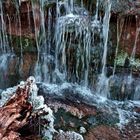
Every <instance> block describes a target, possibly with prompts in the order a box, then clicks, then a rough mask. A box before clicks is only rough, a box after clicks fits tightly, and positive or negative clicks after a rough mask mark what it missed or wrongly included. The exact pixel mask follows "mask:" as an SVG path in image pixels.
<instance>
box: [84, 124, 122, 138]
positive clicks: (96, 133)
mask: <svg viewBox="0 0 140 140" xmlns="http://www.w3.org/2000/svg"><path fill="white" fill-rule="evenodd" d="M85 140H121V137H120V135H119V131H118V130H117V129H116V128H113V127H110V126H104V125H100V126H97V127H95V128H92V129H90V130H89V131H88V132H87V134H86V136H85Z"/></svg>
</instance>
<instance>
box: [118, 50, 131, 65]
mask: <svg viewBox="0 0 140 140" xmlns="http://www.w3.org/2000/svg"><path fill="white" fill-rule="evenodd" d="M127 57H128V54H127V53H126V52H124V51H122V50H121V51H120V52H119V53H118V55H117V58H116V64H117V65H118V66H124V64H125V60H126V58H127Z"/></svg>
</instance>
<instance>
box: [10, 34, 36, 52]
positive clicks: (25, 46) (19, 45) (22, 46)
mask: <svg viewBox="0 0 140 140" xmlns="http://www.w3.org/2000/svg"><path fill="white" fill-rule="evenodd" d="M11 47H12V48H13V49H14V51H15V53H17V54H19V53H21V52H22V53H25V52H28V53H29V52H31V53H36V52H37V47H36V41H35V39H30V38H28V37H23V36H22V37H19V36H11Z"/></svg>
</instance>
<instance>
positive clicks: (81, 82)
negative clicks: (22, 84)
mask: <svg viewBox="0 0 140 140" xmlns="http://www.w3.org/2000/svg"><path fill="white" fill-rule="evenodd" d="M101 2H103V1H102V0H97V1H96V6H95V9H96V10H95V11H94V12H93V13H94V14H92V15H91V14H90V12H88V10H87V9H86V8H85V5H84V1H82V0H81V1H80V6H79V5H78V4H77V2H76V1H73V0H63V1H59V0H57V1H56V4H54V7H53V8H52V7H47V8H46V7H45V6H46V3H47V4H49V1H44V0H43V1H40V2H37V3H36V2H34V1H31V9H30V6H28V9H27V10H28V12H27V13H28V20H27V21H28V24H29V27H30V26H32V22H33V25H34V26H33V27H32V28H33V29H32V30H33V33H34V40H35V43H36V47H37V52H36V55H37V61H36V64H35V66H34V76H35V78H36V80H37V81H38V82H44V84H42V87H43V90H46V92H47V93H49V94H52V95H53V96H58V97H60V98H62V99H63V98H65V97H66V96H67V91H69V90H70V91H72V93H70V95H69V96H70V97H71V98H72V99H73V98H74V99H75V98H76V99H75V100H76V102H80V100H82V101H83V102H84V103H86V104H90V105H94V106H97V107H98V108H103V109H107V110H108V111H109V112H110V114H111V115H113V114H114V113H116V112H117V113H116V114H117V115H116V116H117V117H118V118H119V120H120V121H119V124H121V125H124V124H125V123H127V121H126V120H125V119H130V118H131V117H134V116H135V114H134V113H132V112H133V111H128V110H129V109H128V108H127V107H128V106H129V105H132V106H133V107H132V108H133V109H134V106H139V104H138V105H137V104H136V103H135V102H133V101H131V102H129V101H127V100H128V99H131V100H133V99H134V100H138V101H139V99H140V96H139V91H140V87H139V82H137V81H135V80H133V79H132V77H131V76H125V75H123V76H120V77H121V78H119V77H118V75H116V67H117V61H116V60H117V59H116V58H115V60H114V61H113V62H114V68H113V69H114V70H113V75H111V76H110V77H108V75H107V59H108V50H109V49H108V48H109V45H108V44H109V35H110V34H109V31H110V17H111V6H112V0H107V1H106V2H105V5H104V8H103V11H102V12H100V6H101ZM51 4H52V3H51ZM52 5H53V4H52ZM20 6H21V3H19V4H18V5H17V9H18V10H19V11H20V8H19V7H20ZM19 11H18V12H17V20H18V27H19V34H20V35H19V36H20V46H19V47H20V56H19V58H20V60H22V62H23V61H24V58H23V51H24V47H25V46H24V45H22V41H21V40H22V37H21V36H22V29H21V28H22V27H21V24H22V22H23V21H21V17H20V12H19ZM31 11H32V12H31ZM3 14H4V13H3V7H2V3H1V2H0V53H1V54H0V76H1V77H2V78H0V87H1V86H4V84H2V82H3V81H4V78H7V75H8V70H9V67H8V65H10V62H8V61H9V60H8V59H9V58H14V57H11V54H12V53H11V52H12V51H10V49H9V42H10V41H11V36H10V37H9V39H10V41H9V40H8V36H7V33H6V22H5V21H4V15H3ZM31 17H32V18H33V19H31ZM8 19H9V22H10V18H9V17H8ZM32 20H33V21H32ZM121 23H122V25H120V24H121ZM123 25H124V19H123V20H121V21H120V23H119V21H117V26H118V27H117V30H118V31H117V32H118V33H117V45H116V50H115V51H114V52H115V57H117V54H118V50H119V43H120V41H121V36H122V30H123ZM10 26H11V24H9V30H10V32H11V31H12V28H11V27H10ZM139 34H140V27H139V25H138V26H137V30H136V38H135V44H134V47H133V51H132V55H131V60H133V59H135V53H136V47H137V41H138V40H139V39H138V37H139ZM97 35H98V37H97ZM98 49H99V54H98V55H97V58H98V59H99V61H98V62H97V61H96V58H94V57H93V55H92V54H95V53H96V50H98ZM30 55H32V54H30ZM12 60H13V59H12ZM22 62H21V63H22ZM94 62H95V63H94ZM22 68H23V67H22V65H21V66H20V69H21V71H22ZM31 74H33V73H31ZM93 75H95V77H96V78H93V77H94V76H93ZM94 81H96V82H95V83H94ZM138 81H139V79H138ZM3 83H5V82H3ZM46 83H47V84H46ZM133 84H134V85H135V86H133ZM114 87H116V88H115V89H113V88H114ZM118 87H119V88H118ZM90 88H91V90H90ZM129 89H131V91H129ZM114 90H115V92H114ZM65 91H66V93H65ZM130 92H131V94H132V92H134V93H135V94H134V95H130ZM72 94H73V95H72ZM127 94H128V95H127ZM104 97H105V98H104ZM107 98H109V99H107ZM110 99H113V100H124V102H119V101H112V100H110ZM125 100H126V101H125ZM125 103H128V104H127V105H125ZM124 106H125V107H126V106H127V107H126V108H123V107H124Z"/></svg>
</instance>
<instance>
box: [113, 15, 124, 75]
mask: <svg viewBox="0 0 140 140" xmlns="http://www.w3.org/2000/svg"><path fill="white" fill-rule="evenodd" d="M123 27H124V18H119V19H117V46H116V52H115V61H114V68H113V76H114V74H115V71H116V65H117V64H116V63H117V54H118V50H119V43H120V39H121V35H122V31H123Z"/></svg>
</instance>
